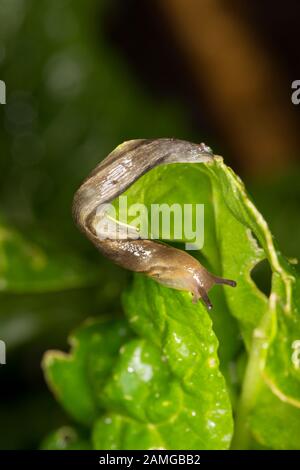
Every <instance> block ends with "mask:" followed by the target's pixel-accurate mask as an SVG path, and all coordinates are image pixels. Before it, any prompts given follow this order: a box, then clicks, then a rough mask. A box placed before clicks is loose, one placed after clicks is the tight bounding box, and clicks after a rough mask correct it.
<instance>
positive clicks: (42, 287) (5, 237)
mask: <svg viewBox="0 0 300 470" xmlns="http://www.w3.org/2000/svg"><path fill="white" fill-rule="evenodd" d="M97 277H99V273H98V272H96V270H95V268H94V267H92V266H91V265H90V263H88V262H86V261H85V260H82V259H80V258H79V257H77V256H74V255H68V254H66V253H64V254H63V253H62V252H61V250H57V249H53V248H51V249H47V250H46V249H45V248H42V247H40V246H38V245H37V244H35V243H32V242H30V241H28V240H27V239H26V238H25V237H23V236H22V235H20V234H19V233H18V232H16V231H15V230H12V229H11V228H8V227H6V226H5V225H4V224H0V292H1V291H2V292H10V293H17V294H20V293H22V294H23V293H43V292H51V291H59V290H65V289H72V288H76V287H83V286H87V285H91V284H95V283H96V279H97Z"/></svg>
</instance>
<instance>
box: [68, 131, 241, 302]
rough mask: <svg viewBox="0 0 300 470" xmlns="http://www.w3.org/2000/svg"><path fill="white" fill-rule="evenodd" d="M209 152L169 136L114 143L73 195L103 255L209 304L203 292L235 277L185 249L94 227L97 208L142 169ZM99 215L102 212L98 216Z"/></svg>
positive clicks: (76, 212)
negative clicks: (218, 272)
mask: <svg viewBox="0 0 300 470" xmlns="http://www.w3.org/2000/svg"><path fill="white" fill-rule="evenodd" d="M213 158H214V155H213V153H212V151H211V150H210V149H209V148H208V147H206V146H205V145H204V144H193V143H190V142H185V141H182V140H175V139H155V140H142V139H140V140H131V141H128V142H124V143H123V144H121V145H119V146H118V147H117V148H116V149H115V150H114V151H113V152H112V153H111V154H110V155H108V157H107V158H105V159H104V160H103V161H102V162H101V163H100V164H99V165H98V166H97V167H96V168H95V169H94V170H93V171H92V173H91V174H90V175H89V176H88V178H87V179H86V180H85V181H84V182H83V184H82V185H81V186H80V188H79V189H78V190H77V192H76V193H75V196H74V200H73V216H74V219H75V221H76V223H77V224H78V226H79V228H80V229H81V231H82V232H83V233H84V234H85V235H86V236H87V237H88V238H89V239H90V240H91V242H92V243H93V244H94V245H95V246H96V247H97V248H98V250H100V251H101V252H102V253H103V255H104V256H106V257H107V258H109V259H111V260H112V261H114V262H115V263H116V264H118V265H120V266H122V267H123V268H126V269H129V270H131V271H135V272H140V273H144V274H145V275H147V276H150V277H151V278H153V279H155V280H156V281H157V282H159V283H160V284H163V285H165V286H168V287H171V288H174V289H179V290H186V291H189V292H191V293H192V294H193V301H194V302H196V301H198V300H199V298H201V299H202V300H203V301H204V303H205V305H206V306H207V308H209V309H210V308H212V304H211V302H210V300H209V298H208V295H207V292H208V291H209V289H210V288H211V287H212V286H213V285H214V284H227V285H230V286H235V282H234V281H231V280H228V279H223V278H219V277H217V276H214V275H213V274H211V273H209V272H208V271H207V270H206V269H205V268H204V267H203V266H202V265H201V264H200V263H199V261H197V260H196V259H195V258H193V257H192V256H190V255H189V254H188V253H186V252H185V251H181V250H178V249H176V248H173V247H171V246H168V245H166V244H164V243H160V242H154V241H152V240H146V239H137V238H138V236H137V233H136V232H135V231H134V230H133V232H132V235H131V234H130V232H129V233H128V231H127V232H126V235H124V239H122V227H120V232H119V236H118V239H113V237H112V238H102V237H101V236H99V231H97V224H98V223H99V213H98V212H97V209H98V208H99V207H100V206H102V205H103V204H106V203H110V202H112V201H113V200H114V199H115V198H117V197H118V196H120V195H121V194H122V193H123V192H124V191H125V190H126V189H127V188H128V187H129V186H131V185H132V184H133V183H134V182H135V181H136V180H137V179H138V178H140V177H141V176H142V175H143V174H145V173H146V172H148V171H150V170H151V169H152V168H154V167H156V166H158V165H166V164H170V163H201V162H208V161H211V160H212V159H213ZM101 217H102V218H105V217H106V215H105V212H103V214H102V216H101V215H100V218H101Z"/></svg>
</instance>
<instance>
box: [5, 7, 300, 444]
mask: <svg viewBox="0 0 300 470" xmlns="http://www.w3.org/2000/svg"><path fill="white" fill-rule="evenodd" d="M299 28H300V4H299V2H297V1H296V0H288V1H286V2H285V3H284V4H282V3H278V2H271V1H270V0H265V1H264V2H260V1H252V2H243V1H242V0H210V1H208V0H203V1H197V0H163V1H162V0H161V1H159V0H156V1H152V2H150V1H148V2H147V1H146V0H110V1H108V0H107V1H104V0H86V1H79V0H72V1H71V0H53V1H50V0H48V1H46V0H28V1H25V0H0V79H1V80H4V81H5V83H6V86H7V103H6V105H0V222H1V224H0V274H1V273H2V272H4V270H5V260H4V255H3V252H2V251H1V243H2V240H3V239H4V235H3V234H5V230H6V229H7V228H9V229H12V230H15V231H17V232H18V233H20V234H21V236H22V237H25V238H26V239H27V240H30V242H31V243H37V244H38V245H39V246H40V247H41V248H42V249H43V250H45V252H46V253H47V255H48V257H49V258H50V259H51V257H53V258H54V257H55V259H56V258H59V259H62V260H63V262H64V264H65V265H67V264H68V261H64V260H65V259H71V260H74V258H76V259H77V258H78V259H79V264H80V263H85V264H84V266H85V268H84V269H83V268H78V273H79V274H78V279H79V280H78V282H77V284H76V286H74V287H73V288H70V286H69V284H67V283H65V284H64V283H62V285H61V286H60V288H59V289H53V288H51V289H50V288H47V286H46V287H45V288H44V289H39V291H38V292H34V289H30V288H26V289H24V291H23V292H22V290H18V292H16V289H13V288H11V289H9V288H6V287H5V286H4V285H2V284H1V282H0V289H1V290H2V292H1V293H0V338H1V339H3V340H5V342H6V344H7V364H6V365H5V366H3V365H2V366H0V380H1V387H0V393H1V396H0V422H1V431H0V447H1V448H4V449H6V448H36V447H38V446H39V445H40V442H41V440H42V439H43V437H44V436H45V435H47V433H48V432H49V431H51V430H52V429H55V428H56V427H58V426H59V425H61V424H62V423H65V422H66V421H67V420H68V418H67V417H66V416H64V415H63V413H62V411H60V409H59V406H58V405H57V404H56V403H55V401H54V399H53V398H52V395H51V394H50V392H49V391H48V389H47V387H46V384H45V382H44V379H43V375H42V372H41V368H40V361H41V357H42V354H43V352H44V351H45V350H47V349H49V348H51V349H53V348H63V349H67V343H66V337H67V335H68V333H69V331H70V330H71V329H73V328H74V327H76V326H77V325H78V324H80V323H81V321H82V320H84V319H85V318H86V317H88V316H93V315H98V314H102V313H110V312H116V311H119V310H120V301H119V295H120V292H121V290H122V288H123V286H124V285H125V284H126V282H127V279H128V277H129V275H128V273H126V272H124V271H122V270H120V269H118V268H116V267H114V266H112V265H111V263H107V262H105V261H104V260H103V258H101V257H100V255H98V254H95V251H94V249H93V248H92V247H91V246H90V244H89V243H88V242H87V241H86V240H85V239H84V238H83V237H82V236H81V235H80V234H79V233H78V231H77V229H76V228H75V227H74V224H73V222H72V219H71V215H70V206H71V200H72V195H73V193H74V191H75V190H76V188H77V187H78V185H79V184H80V182H81V180H82V179H83V178H84V177H85V176H86V175H87V174H88V172H89V171H90V170H91V169H92V168H93V167H94V166H95V165H96V163H98V161H99V160H101V159H102V158H104V157H105V156H106V155H107V154H108V153H109V152H110V151H111V150H112V149H113V148H114V147H116V146H117V145H118V144H119V143H121V142H122V141H124V140H129V139H133V138H141V137H143V138H145V137H146V138H153V137H177V138H181V139H186V140H191V141H195V142H202V141H205V142H206V143H207V144H208V145H210V146H211V147H212V148H213V149H214V151H215V153H219V154H222V155H223V156H224V158H225V161H226V163H227V164H229V165H231V166H232V167H233V168H234V170H235V171H236V172H237V173H239V174H240V175H241V176H242V177H243V179H244V180H245V181H246V183H247V187H248V188H249V190H250V192H251V194H252V195H253V197H254V200H255V202H256V203H257V205H258V207H259V209H260V210H261V211H262V212H263V214H264V215H265V217H266V219H267V220H268V222H269V223H270V225H271V229H272V231H273V233H274V234H275V236H276V238H277V239H278V241H279V244H280V246H281V248H282V250H283V252H284V253H285V254H286V255H288V256H290V257H297V256H299V255H300V248H299V243H298V240H299V238H300V222H299V213H300V204H299V203H300V188H299V175H300V172H299V155H300V152H299V148H300V147H299V145H300V133H299V125H300V105H299V106H295V105H293V104H292V102H291V93H292V90H291V83H292V82H293V81H294V80H297V79H300V50H299V46H298V45H299ZM9 260H10V258H9ZM72 262H73V261H72ZM16 269H17V268H16ZM83 271H84V273H83ZM87 272H89V273H91V276H90V277H88V278H87ZM94 273H96V274H94Z"/></svg>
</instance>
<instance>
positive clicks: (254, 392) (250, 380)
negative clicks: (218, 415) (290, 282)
mask: <svg viewBox="0 0 300 470" xmlns="http://www.w3.org/2000/svg"><path fill="white" fill-rule="evenodd" d="M270 319H271V316H270V312H267V313H266V314H265V315H264V317H263V319H262V322H261V325H260V327H259V328H256V329H255V330H254V332H253V338H252V345H251V349H250V352H249V358H248V364H247V367H246V371H245V375H244V380H243V385H242V392H241V396H240V399H239V403H238V407H237V413H236V419H235V431H234V436H233V440H232V444H231V448H232V449H248V448H249V446H250V443H251V440H252V436H251V431H250V429H249V425H248V422H247V421H248V416H249V413H250V411H251V410H252V409H253V408H254V406H255V403H256V399H257V396H258V393H259V390H260V386H261V384H262V376H261V371H262V370H263V368H264V364H265V359H266V352H267V346H268V341H267V337H268V336H267V330H268V328H269V326H270Z"/></svg>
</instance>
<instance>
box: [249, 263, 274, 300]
mask: <svg viewBox="0 0 300 470" xmlns="http://www.w3.org/2000/svg"><path fill="white" fill-rule="evenodd" d="M251 278H252V280H253V281H254V283H255V284H256V287H257V288H258V289H259V290H260V291H261V292H262V293H263V294H265V295H266V296H267V297H269V295H270V293H271V286H272V270H271V266H270V263H269V261H268V260H267V259H263V260H262V261H260V262H259V263H257V265H256V266H254V268H253V269H252V271H251Z"/></svg>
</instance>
